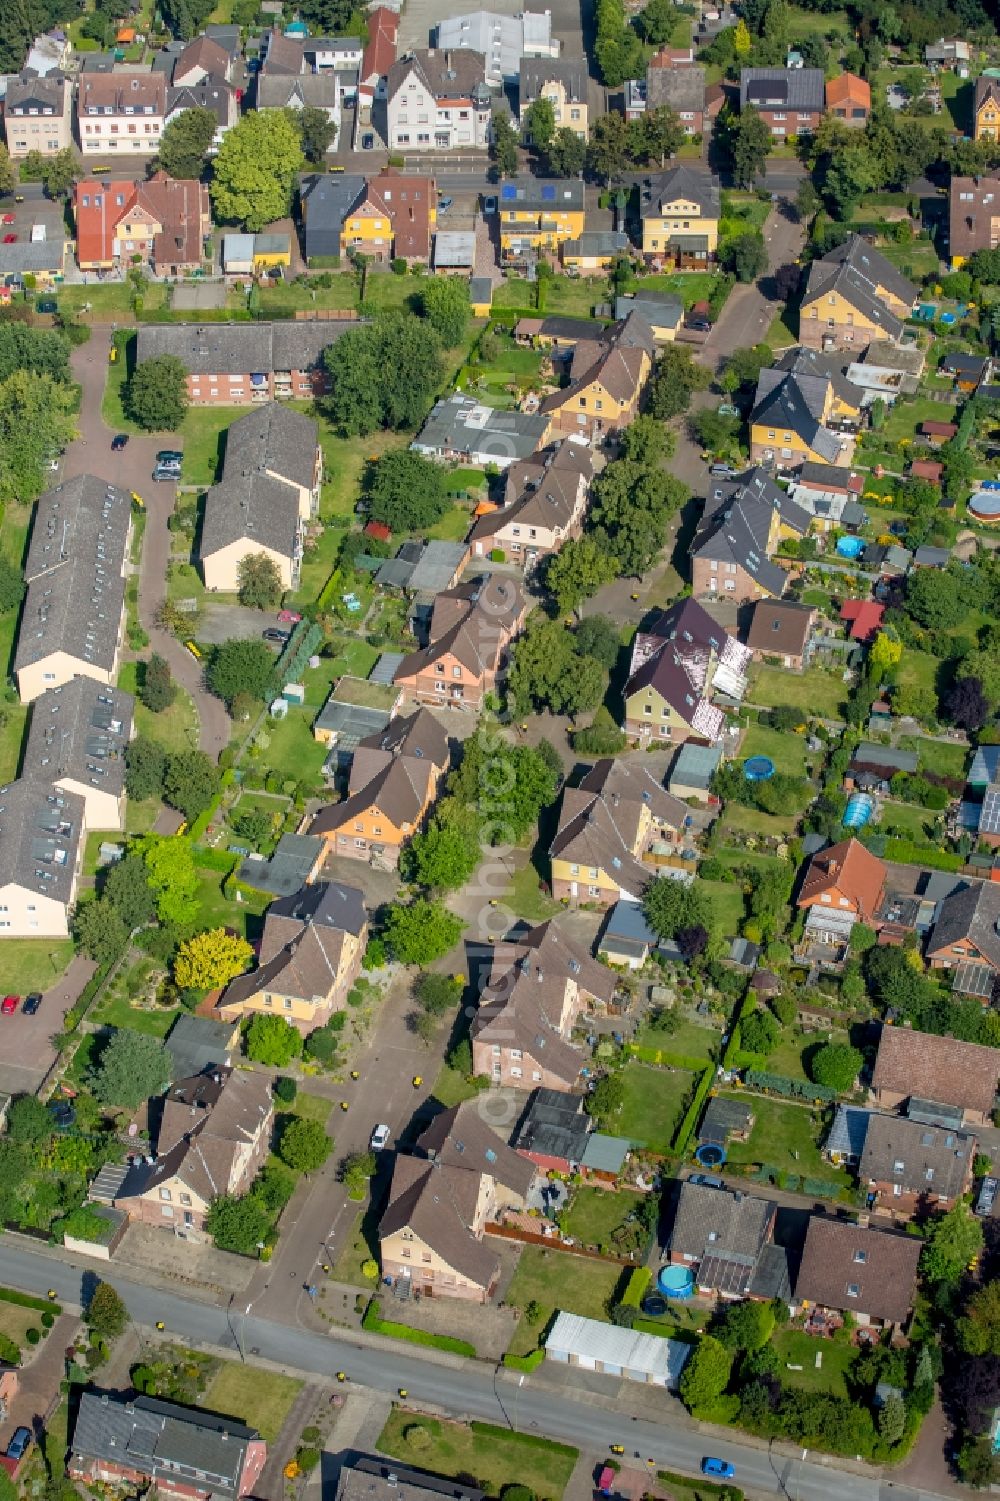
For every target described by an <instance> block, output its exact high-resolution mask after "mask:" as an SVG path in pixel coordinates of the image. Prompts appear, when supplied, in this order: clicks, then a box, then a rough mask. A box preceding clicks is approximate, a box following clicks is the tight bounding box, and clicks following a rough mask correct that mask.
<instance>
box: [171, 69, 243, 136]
mask: <svg viewBox="0 0 1000 1501" xmlns="http://www.w3.org/2000/svg"><path fill="white" fill-rule="evenodd" d="M186 109H210V110H211V111H212V113H213V115H214V116H215V118H216V121H217V123H218V125H219V128H220V129H222V130H224V129H225V128H226V126H227V125H228V124H229V121H230V116H231V115H232V114H233V113H234V112H235V96H234V92H233V89H232V88H231V87H230V85H229V84H228V83H227V82H226V80H225V79H224V78H217V77H215V76H214V75H210V76H209V77H208V78H202V79H200V80H199V81H198V82H197V83H186V84H180V85H171V87H170V88H169V89H168V90H167V115H166V118H167V120H168V121H169V120H170V118H171V116H173V115H177V114H182V113H183V111H184V110H186Z"/></svg>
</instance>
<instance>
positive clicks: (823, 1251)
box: [792, 1214, 920, 1331]
mask: <svg viewBox="0 0 1000 1501" xmlns="http://www.w3.org/2000/svg"><path fill="white" fill-rule="evenodd" d="M919 1261H920V1240H919V1238H917V1237H914V1236H912V1235H899V1234H896V1233H894V1232H893V1231H891V1230H875V1229H872V1228H871V1227H870V1226H869V1225H861V1224H858V1225H852V1224H850V1223H849V1222H848V1221H846V1220H837V1219H833V1218H832V1217H831V1216H830V1215H819V1214H814V1215H810V1217H809V1223H808V1226H807V1229H806V1241H805V1246H804V1248H803V1251H802V1261H801V1264H800V1266H799V1271H798V1276H797V1277H796V1279H795V1295H794V1298H793V1299H792V1308H793V1310H795V1311H798V1309H800V1308H804V1307H810V1308H813V1309H816V1310H818V1311H819V1312H820V1313H827V1314H830V1313H833V1314H841V1315H843V1314H846V1313H850V1314H851V1316H852V1318H853V1319H854V1321H855V1323H856V1324H858V1325H859V1326H860V1327H861V1328H864V1329H870V1328H885V1329H887V1330H890V1331H895V1330H898V1329H902V1328H903V1326H904V1325H905V1324H906V1323H907V1321H908V1319H909V1317H910V1313H911V1311H912V1308H913V1300H914V1297H915V1296H916V1282H917V1264H918V1262H919Z"/></svg>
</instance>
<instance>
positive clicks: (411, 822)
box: [309, 709, 451, 868]
mask: <svg viewBox="0 0 1000 1501" xmlns="http://www.w3.org/2000/svg"><path fill="white" fill-rule="evenodd" d="M450 759H451V757H450V753H449V749H448V737H447V735H446V734H445V732H444V730H443V729H442V728H441V726H440V724H439V723H438V722H437V720H436V719H435V718H434V716H433V714H431V713H430V712H429V710H427V709H418V710H417V711H416V713H414V714H410V715H407V716H405V717H401V718H399V719H394V720H391V721H390V723H389V725H388V726H387V727H386V728H385V729H384V730H382V731H380V732H377V733H376V734H374V735H369V736H367V737H366V738H365V739H364V740H362V741H361V742H360V743H359V745H358V747H357V749H356V750H355V752H354V758H353V760H352V762H351V774H350V780H349V782H348V784H347V796H346V797H345V798H344V799H343V801H342V802H339V803H328V804H327V805H326V806H325V807H323V808H321V809H320V810H319V812H318V813H317V814H316V817H315V818H314V819H313V821H312V824H311V826H310V829H309V832H310V834H311V835H313V836H316V837H319V838H321V839H323V840H324V841H325V843H326V854H327V856H329V857H332V856H334V855H347V856H350V857H351V858H352V859H354V860H366V861H368V862H370V863H371V864H373V865H377V866H379V867H385V868H392V867H393V866H395V865H396V864H397V863H398V861H399V854H400V850H401V849H402V847H403V845H404V844H406V843H408V842H409V840H410V839H412V838H413V835H414V834H416V833H417V832H418V831H419V829H420V828H421V827H422V825H423V823H424V820H425V819H426V817H427V814H428V811H429V810H430V806H431V804H432V803H433V801H434V799H435V797H436V796H437V790H438V786H439V784H440V781H441V778H442V776H443V775H444V773H445V771H446V770H447V768H448V763H449V761H450Z"/></svg>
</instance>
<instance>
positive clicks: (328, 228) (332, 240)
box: [299, 172, 371, 266]
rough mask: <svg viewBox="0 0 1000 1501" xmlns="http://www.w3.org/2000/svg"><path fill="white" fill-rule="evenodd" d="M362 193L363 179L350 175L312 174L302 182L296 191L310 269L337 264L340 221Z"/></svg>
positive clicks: (341, 248) (340, 251)
mask: <svg viewBox="0 0 1000 1501" xmlns="http://www.w3.org/2000/svg"><path fill="white" fill-rule="evenodd" d="M364 190H365V179H364V178H363V177H361V176H359V175H358V174H356V173H353V172H337V173H333V174H327V173H322V174H320V173H316V174H315V175H314V176H312V177H308V178H304V179H303V181H302V185H301V188H300V190H299V191H300V203H301V207H302V219H303V223H304V225H305V254H306V260H307V262H308V263H309V265H310V266H316V265H322V264H334V263H336V262H338V261H339V259H340V256H341V253H342V250H343V242H342V238H341V237H342V235H343V232H344V220H345V219H346V218H347V215H348V213H349V212H350V210H351V208H352V207H353V206H354V204H355V203H357V202H358V201H359V199H360V198H361V196H362V194H363V192H364ZM366 253H368V254H370V253H371V252H370V251H369V252H366Z"/></svg>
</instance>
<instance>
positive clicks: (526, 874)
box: [501, 860, 559, 922]
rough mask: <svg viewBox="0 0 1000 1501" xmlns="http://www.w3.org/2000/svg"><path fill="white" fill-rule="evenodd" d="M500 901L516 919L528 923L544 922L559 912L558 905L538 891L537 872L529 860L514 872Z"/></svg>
mask: <svg viewBox="0 0 1000 1501" xmlns="http://www.w3.org/2000/svg"><path fill="white" fill-rule="evenodd" d="M501 901H503V902H504V903H505V904H506V905H507V906H508V907H510V909H511V911H513V912H514V913H515V914H516V915H517V916H518V917H525V918H527V919H528V921H529V922H544V921H545V919H546V918H547V917H551V916H552V914H553V912H558V911H559V903H558V902H554V901H553V900H552V898H551V897H550V896H546V895H545V893H544V891H540V890H539V887H538V871H537V870H536V869H535V867H534V865H532V863H531V861H530V860H529V861H528V862H527V864H525V865H520V866H518V868H517V869H516V870H515V871H514V879H513V880H512V882H511V884H510V885H509V886H508V887H507V890H506V891H505V892H504V894H503V896H502V898H501Z"/></svg>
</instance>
